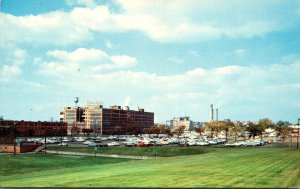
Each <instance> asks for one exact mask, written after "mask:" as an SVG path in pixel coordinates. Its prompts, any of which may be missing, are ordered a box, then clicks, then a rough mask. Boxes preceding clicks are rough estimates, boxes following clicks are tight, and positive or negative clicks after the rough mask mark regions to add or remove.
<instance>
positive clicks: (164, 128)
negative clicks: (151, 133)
mask: <svg viewBox="0 0 300 189" xmlns="http://www.w3.org/2000/svg"><path fill="white" fill-rule="evenodd" d="M159 130H160V134H167V135H169V136H170V135H171V129H170V128H169V127H167V126H166V125H160V126H159Z"/></svg>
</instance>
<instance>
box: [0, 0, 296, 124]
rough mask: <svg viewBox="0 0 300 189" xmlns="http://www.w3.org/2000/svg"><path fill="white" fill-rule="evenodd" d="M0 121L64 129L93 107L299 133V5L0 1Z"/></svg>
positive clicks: (271, 0) (275, 0)
mask: <svg viewBox="0 0 300 189" xmlns="http://www.w3.org/2000/svg"><path fill="white" fill-rule="evenodd" d="M0 2H1V12H0V38H1V40H0V57H1V59H0V89H1V96H0V101H1V107H0V115H2V116H4V118H6V119H16V120H19V119H23V120H29V119H31V120H45V121H48V120H50V119H51V117H52V118H53V119H54V120H58V119H59V112H60V110H62V109H63V107H64V106H73V105H74V102H73V99H74V97H76V96H78V97H79V99H80V102H79V105H81V106H84V105H86V102H87V101H103V103H104V107H109V106H111V105H121V106H125V105H129V106H130V107H131V109H137V107H138V106H140V107H143V108H145V110H146V111H152V112H155V122H160V123H165V121H166V120H169V119H172V118H173V117H179V116H190V117H191V119H192V120H194V121H209V109H210V104H214V106H215V107H217V108H218V109H219V117H220V119H227V118H229V119H231V120H239V121H248V120H251V121H256V120H259V119H261V118H265V117H268V118H270V119H272V120H273V121H275V122H276V121H278V120H287V121H290V122H292V123H295V122H296V121H297V119H298V118H299V117H300V101H299V99H300V45H299V44H300V38H299V33H300V1H298V0H288V1H285V0H259V1H258V0H257V1H256V0H246V1H241V0H215V1H209V0H189V1H184V0H174V1H163V0H153V1H148V0H147V1H146V0H115V1H103V0H101V1H100V0H55V1H53V0H24V1H21V0H2V1H0Z"/></svg>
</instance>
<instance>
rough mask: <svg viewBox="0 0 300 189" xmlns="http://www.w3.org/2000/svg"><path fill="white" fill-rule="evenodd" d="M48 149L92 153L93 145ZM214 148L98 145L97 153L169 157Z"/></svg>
mask: <svg viewBox="0 0 300 189" xmlns="http://www.w3.org/2000/svg"><path fill="white" fill-rule="evenodd" d="M47 149H48V150H54V151H69V152H83V153H94V152H95V151H94V148H93V147H56V146H55V147H54V146H53V147H48V148H47ZM214 150H216V148H203V147H202V148H201V147H196V146H191V147H168V146H164V147H159V146H156V147H121V146H120V147H99V148H98V149H97V153H102V154H119V155H135V156H159V157H171V156H182V155H196V154H204V153H208V152H210V151H214Z"/></svg>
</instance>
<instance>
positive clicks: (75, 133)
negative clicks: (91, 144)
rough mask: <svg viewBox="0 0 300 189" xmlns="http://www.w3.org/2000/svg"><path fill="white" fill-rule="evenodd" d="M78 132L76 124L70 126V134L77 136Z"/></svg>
mask: <svg viewBox="0 0 300 189" xmlns="http://www.w3.org/2000/svg"><path fill="white" fill-rule="evenodd" d="M79 133H80V128H79V127H77V126H76V125H74V126H72V127H71V135H72V136H77V135H78V134H79Z"/></svg>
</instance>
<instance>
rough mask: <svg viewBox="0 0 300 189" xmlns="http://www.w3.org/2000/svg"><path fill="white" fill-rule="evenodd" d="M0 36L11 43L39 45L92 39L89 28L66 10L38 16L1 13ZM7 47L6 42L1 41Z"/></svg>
mask: <svg viewBox="0 0 300 189" xmlns="http://www.w3.org/2000/svg"><path fill="white" fill-rule="evenodd" d="M0 28H1V30H0V36H2V38H3V39H5V41H7V42H9V43H15V44H20V43H28V44H30V45H33V46H39V45H48V44H54V45H67V44H76V43H80V42H83V41H88V40H91V39H92V34H91V33H90V31H89V29H88V28H84V27H82V26H80V25H78V24H77V23H76V21H73V20H71V19H70V15H69V14H68V13H65V12H60V11H57V12H50V13H47V14H40V15H37V16H33V15H28V16H13V15H10V14H5V13H0ZM1 45H2V46H4V47H2V48H5V45H6V44H5V43H1Z"/></svg>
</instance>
